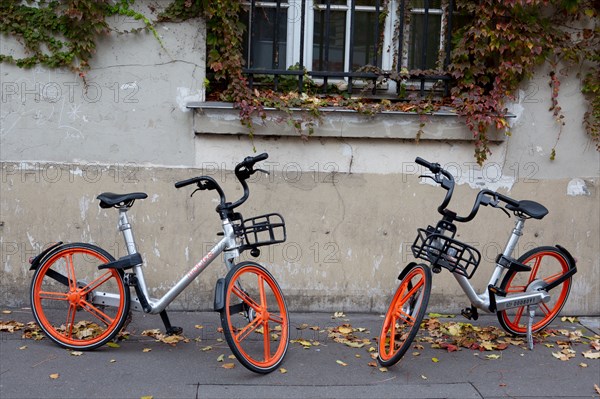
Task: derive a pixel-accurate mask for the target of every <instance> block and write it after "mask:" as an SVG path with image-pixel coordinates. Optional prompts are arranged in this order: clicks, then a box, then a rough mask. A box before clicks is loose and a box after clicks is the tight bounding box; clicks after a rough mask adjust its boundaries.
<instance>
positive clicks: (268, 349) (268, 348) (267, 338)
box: [263, 321, 271, 361]
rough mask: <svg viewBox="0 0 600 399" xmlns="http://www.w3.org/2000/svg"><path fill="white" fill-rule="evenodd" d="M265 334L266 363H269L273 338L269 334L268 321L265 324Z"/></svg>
mask: <svg viewBox="0 0 600 399" xmlns="http://www.w3.org/2000/svg"><path fill="white" fill-rule="evenodd" d="M263 332H264V334H263V344H264V354H265V361H268V360H270V359H271V337H270V333H269V322H267V321H265V322H264V323H263Z"/></svg>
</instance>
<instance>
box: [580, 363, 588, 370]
mask: <svg viewBox="0 0 600 399" xmlns="http://www.w3.org/2000/svg"><path fill="white" fill-rule="evenodd" d="M587 366H588V365H587V364H586V363H579V367H581V368H582V369H584V368H586V367H587Z"/></svg>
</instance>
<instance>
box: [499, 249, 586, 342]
mask: <svg viewBox="0 0 600 399" xmlns="http://www.w3.org/2000/svg"><path fill="white" fill-rule="evenodd" d="M518 261H519V262H521V263H523V264H526V265H529V266H531V268H532V270H531V271H529V272H509V273H507V274H506V275H505V276H504V278H503V279H502V284H501V285H500V288H501V289H503V290H504V291H505V292H506V293H508V294H514V293H518V292H525V291H526V290H527V287H528V286H529V285H530V284H531V283H532V282H533V281H537V282H539V281H540V280H543V281H545V282H546V283H550V282H552V281H553V280H555V279H556V278H558V277H560V276H561V275H563V274H564V273H566V272H567V271H569V270H570V269H572V268H574V267H575V265H573V264H572V262H570V261H569V259H568V258H567V257H566V256H565V255H564V254H563V253H562V252H561V251H560V250H559V249H557V248H555V247H538V248H534V249H532V250H530V251H528V252H526V253H525V254H524V255H523V256H521V257H520V258H519V259H518ZM572 279H573V278H572V277H570V278H568V279H566V280H565V281H564V282H562V283H561V284H559V285H558V286H556V287H554V288H553V289H552V290H551V291H550V292H549V293H550V295H551V296H552V299H551V300H550V302H548V303H540V304H539V306H538V310H537V311H536V320H534V323H533V326H532V331H533V332H538V331H540V330H543V329H544V328H545V327H546V326H548V324H550V323H552V321H553V320H554V319H555V318H556V316H558V314H559V313H560V311H561V309H562V308H563V306H564V305H565V302H566V301H567V298H568V296H569V292H570V290H571V285H572ZM496 315H497V316H498V322H499V323H500V325H501V326H502V328H503V329H504V330H505V331H507V332H509V333H511V334H514V335H525V334H527V319H528V316H527V306H522V307H519V308H515V309H508V310H503V311H500V312H497V313H496ZM538 315H540V318H539V320H538V319H537V316H538Z"/></svg>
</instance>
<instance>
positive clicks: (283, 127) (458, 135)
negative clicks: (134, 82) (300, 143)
mask: <svg viewBox="0 0 600 399" xmlns="http://www.w3.org/2000/svg"><path fill="white" fill-rule="evenodd" d="M187 107H188V108H190V109H192V110H193V112H194V116H193V118H194V122H193V126H194V132H195V133H196V134H220V135H227V134H230V135H240V134H248V131H247V129H246V128H245V127H244V126H242V125H241V123H240V120H239V110H237V109H234V108H233V104H231V103H225V102H190V103H188V104H187ZM291 109H292V110H293V111H295V112H298V113H302V112H303V111H302V109H300V108H297V109H295V108H291ZM266 111H267V115H268V117H267V120H265V121H263V120H261V119H260V118H256V120H255V121H254V122H255V132H254V135H255V136H298V133H297V132H296V131H295V130H294V129H293V128H292V127H290V126H288V125H287V124H285V123H277V122H276V121H277V120H278V119H281V118H284V117H285V114H284V113H283V112H281V111H277V110H275V109H273V108H266ZM320 111H321V115H322V121H321V122H320V123H318V125H317V126H315V129H314V133H313V135H312V136H311V137H332V138H374V139H377V138H382V139H415V138H416V136H417V133H418V131H419V128H420V124H421V119H420V117H419V115H417V114H415V113H411V112H400V111H384V112H381V113H379V114H376V115H374V116H369V115H364V114H360V113H358V112H357V111H354V110H348V109H343V108H334V107H327V108H321V109H320ZM425 118H426V120H425V126H423V131H424V133H423V134H422V135H421V138H420V139H421V140H445V141H447V140H460V141H465V140H466V141H471V140H474V137H473V134H472V133H471V132H470V131H469V129H468V128H467V126H466V125H465V123H464V121H462V120H461V118H459V117H458V115H456V113H454V112H452V111H451V110H447V111H439V112H436V113H434V114H431V115H427V116H426V117H425ZM505 138H506V136H505V135H504V134H503V133H502V132H498V131H494V132H491V134H490V135H489V139H490V141H504V140H505Z"/></svg>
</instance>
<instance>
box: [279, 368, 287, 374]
mask: <svg viewBox="0 0 600 399" xmlns="http://www.w3.org/2000/svg"><path fill="white" fill-rule="evenodd" d="M279 372H280V373H281V374H285V373H287V370H286V369H284V368H283V367H281V368H280V369H279Z"/></svg>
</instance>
